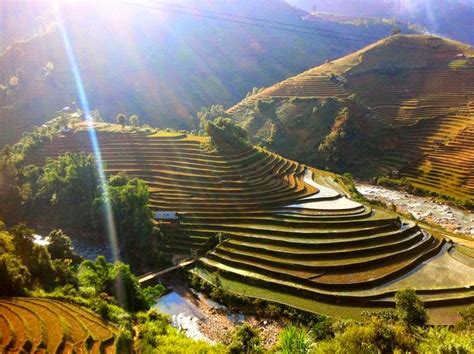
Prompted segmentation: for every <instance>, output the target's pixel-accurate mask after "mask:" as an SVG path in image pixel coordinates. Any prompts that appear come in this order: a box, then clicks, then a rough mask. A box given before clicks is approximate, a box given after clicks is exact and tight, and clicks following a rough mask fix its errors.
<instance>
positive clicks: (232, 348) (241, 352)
mask: <svg viewBox="0 0 474 354" xmlns="http://www.w3.org/2000/svg"><path fill="white" fill-rule="evenodd" d="M261 341H262V340H261V338H260V334H259V332H258V331H257V329H255V328H253V327H252V326H251V325H249V324H248V323H244V324H242V325H241V326H239V327H237V328H236V329H235V331H234V333H233V335H232V340H231V343H230V345H229V353H231V354H254V353H262V352H263V349H262V347H261Z"/></svg>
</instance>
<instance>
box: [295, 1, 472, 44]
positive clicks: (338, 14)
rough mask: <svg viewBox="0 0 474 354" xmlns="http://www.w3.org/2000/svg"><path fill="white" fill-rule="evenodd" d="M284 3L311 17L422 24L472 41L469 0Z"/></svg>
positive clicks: (442, 32) (438, 31)
mask: <svg viewBox="0 0 474 354" xmlns="http://www.w3.org/2000/svg"><path fill="white" fill-rule="evenodd" d="M287 2H288V3H290V4H292V5H294V6H296V7H299V8H301V9H305V10H306V11H311V12H313V11H314V16H315V17H320V16H322V17H327V16H328V15H330V16H331V17H332V16H334V17H332V18H338V19H339V20H344V21H348V22H365V21H370V18H378V19H381V18H386V19H396V20H398V21H402V22H404V23H407V24H414V25H417V26H422V27H423V28H425V29H426V30H427V31H428V32H430V33H434V34H439V35H442V36H446V37H449V38H452V39H455V40H458V41H461V42H465V43H469V44H471V45H473V44H474V33H473V31H472V21H473V18H474V1H473V0H410V1H406V0H362V1H361V0H359V1H346V0H320V1H317V2H316V1H313V0H287Z"/></svg>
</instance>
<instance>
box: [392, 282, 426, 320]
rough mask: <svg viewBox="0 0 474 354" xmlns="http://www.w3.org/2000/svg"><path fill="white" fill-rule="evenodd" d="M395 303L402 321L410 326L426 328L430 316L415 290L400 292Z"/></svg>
mask: <svg viewBox="0 0 474 354" xmlns="http://www.w3.org/2000/svg"><path fill="white" fill-rule="evenodd" d="M395 303H396V307H397V311H398V315H399V316H400V319H401V320H402V321H403V322H405V323H406V324H407V325H410V326H424V325H425V324H426V321H427V320H428V314H427V312H426V310H425V307H424V305H423V303H422V302H421V300H420V299H419V298H418V297H417V296H416V293H415V291H414V290H413V289H405V290H400V291H398V292H397V293H396V295H395Z"/></svg>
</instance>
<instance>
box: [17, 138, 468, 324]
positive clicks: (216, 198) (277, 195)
mask: <svg viewBox="0 0 474 354" xmlns="http://www.w3.org/2000/svg"><path fill="white" fill-rule="evenodd" d="M203 142H206V138H202V137H196V136H187V135H183V134H170V133H168V134H163V133H160V132H158V133H132V132H127V131H126V132H125V133H113V132H110V131H109V132H107V131H102V132H99V144H100V147H101V152H102V157H103V160H104V162H105V166H106V167H105V168H106V173H107V174H113V173H117V172H121V171H124V172H126V173H127V174H129V175H130V176H133V177H140V178H142V179H143V180H144V181H145V182H146V183H147V184H148V186H149V188H150V193H151V199H150V206H151V207H152V209H153V210H162V211H170V210H172V211H177V212H178V213H179V214H180V216H181V219H180V223H179V226H178V228H176V229H166V228H163V229H162V230H161V231H162V235H161V238H160V243H161V247H162V250H163V251H164V252H166V253H170V254H186V255H189V254H190V253H192V252H193V250H197V251H198V252H199V254H200V256H201V258H200V260H199V263H198V266H197V267H196V268H194V269H193V270H192V272H193V273H194V274H195V275H197V276H199V277H201V278H202V279H205V280H206V281H209V282H211V283H212V282H214V281H215V274H219V275H220V276H221V279H222V280H221V281H222V286H224V287H226V288H228V289H229V290H230V291H232V292H237V293H241V294H242V293H243V294H245V295H246V296H251V297H257V298H263V299H267V300H273V301H276V302H280V303H284V304H288V305H290V306H293V307H297V308H301V309H305V310H308V311H311V312H316V313H325V314H330V315H335V316H338V315H339V314H340V313H341V311H342V312H344V311H346V310H347V307H348V306H349V307H350V306H356V309H355V310H352V311H350V310H347V311H349V312H347V313H345V315H347V314H354V313H357V311H360V309H361V308H364V307H367V306H371V307H376V308H377V307H385V306H393V304H394V297H393V296H394V293H395V291H396V290H398V289H400V288H405V287H414V288H416V289H417V290H419V291H420V294H421V296H422V298H423V300H424V301H425V303H426V304H427V305H428V306H429V307H434V308H444V306H446V305H458V304H460V303H463V302H467V303H471V302H472V301H473V298H474V294H473V293H472V290H469V288H468V287H465V286H467V285H472V284H473V283H474V278H472V274H473V272H472V268H471V267H470V266H469V265H467V264H468V263H467V264H463V263H461V262H459V261H458V260H457V258H456V257H457V254H458V253H457V251H456V247H454V246H452V245H451V244H449V243H446V241H445V240H443V239H440V238H437V237H434V236H433V235H431V234H430V233H428V232H426V231H425V230H421V229H420V228H419V227H418V226H417V225H416V223H414V222H412V221H408V220H403V219H400V218H399V217H398V216H397V215H394V214H392V213H388V212H386V211H383V210H376V209H373V208H371V207H369V206H366V205H364V204H361V203H359V202H356V201H353V200H351V199H349V198H348V197H347V196H346V193H345V190H346V189H345V188H346V187H344V185H343V184H341V180H340V177H337V176H336V175H333V174H330V173H326V172H322V171H319V170H317V169H314V168H310V167H307V166H305V165H302V164H299V163H297V162H295V161H291V160H288V159H285V158H283V157H281V156H279V155H276V154H274V153H271V152H269V151H266V150H264V149H261V148H257V147H251V146H249V147H247V148H245V149H244V150H242V151H239V152H237V151H227V152H219V151H211V150H208V149H206V148H204V147H203V145H202V143H203ZM68 151H70V152H79V151H86V152H90V151H91V148H90V142H89V138H88V135H87V133H86V132H85V131H83V130H81V129H79V130H78V131H76V132H75V133H74V134H71V135H66V136H57V137H55V138H53V139H52V140H51V141H50V142H47V143H45V144H44V145H43V146H42V147H41V148H39V149H37V150H36V151H35V152H33V153H32V154H30V155H29V156H28V157H27V159H26V161H25V163H27V164H36V165H41V164H43V163H44V161H45V159H46V158H47V157H55V156H58V155H60V154H64V153H65V152H68ZM464 257H467V258H466V259H469V257H468V256H464ZM434 269H443V270H444V271H443V273H442V275H440V274H437V273H438V272H434ZM435 274H437V275H436V279H435V278H434V276H435ZM357 306H358V307H357ZM436 321H438V320H436Z"/></svg>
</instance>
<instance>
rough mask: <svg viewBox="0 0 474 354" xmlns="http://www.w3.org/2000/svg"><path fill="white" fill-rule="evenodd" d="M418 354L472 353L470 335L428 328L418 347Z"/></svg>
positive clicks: (440, 328)
mask: <svg viewBox="0 0 474 354" xmlns="http://www.w3.org/2000/svg"><path fill="white" fill-rule="evenodd" d="M418 353H426V354H431V353H440V354H469V353H474V339H473V336H472V333H454V332H452V331H450V330H449V329H448V328H446V327H436V328H430V329H429V331H428V333H427V335H426V337H425V338H424V339H423V340H422V341H421V343H420V345H419V347H418Z"/></svg>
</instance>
